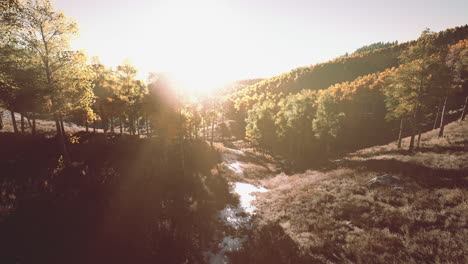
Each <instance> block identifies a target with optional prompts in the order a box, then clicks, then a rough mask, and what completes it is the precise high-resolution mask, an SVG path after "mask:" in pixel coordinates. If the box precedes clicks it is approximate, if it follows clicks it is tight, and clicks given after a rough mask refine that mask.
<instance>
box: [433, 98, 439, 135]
mask: <svg viewBox="0 0 468 264" xmlns="http://www.w3.org/2000/svg"><path fill="white" fill-rule="evenodd" d="M440 104H441V102H440V103H439V105H437V108H436V115H435V116H436V117H435V120H434V126H432V129H436V128H437V123H438V122H437V121H439V113H440Z"/></svg>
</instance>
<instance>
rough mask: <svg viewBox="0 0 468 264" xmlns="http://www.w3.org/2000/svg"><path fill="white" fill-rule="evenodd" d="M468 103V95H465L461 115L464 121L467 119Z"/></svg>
mask: <svg viewBox="0 0 468 264" xmlns="http://www.w3.org/2000/svg"><path fill="white" fill-rule="evenodd" d="M467 104H468V96H467V97H465V104H464V105H463V111H462V114H461V117H460V121H463V120H465V116H466V105H467Z"/></svg>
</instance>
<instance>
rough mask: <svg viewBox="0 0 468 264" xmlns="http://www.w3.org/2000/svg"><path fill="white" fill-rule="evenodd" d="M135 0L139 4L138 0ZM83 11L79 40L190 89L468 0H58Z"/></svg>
mask: <svg viewBox="0 0 468 264" xmlns="http://www.w3.org/2000/svg"><path fill="white" fill-rule="evenodd" d="M132 3H133V4H132ZM56 6H57V7H58V9H62V10H63V11H64V12H65V14H66V15H67V16H68V17H72V18H75V19H76V21H77V23H78V25H79V28H80V36H79V37H78V39H76V40H74V41H73V42H72V47H73V48H74V49H81V50H84V51H85V52H86V53H87V54H88V55H89V56H90V57H91V56H99V58H100V59H101V61H102V62H103V63H104V64H106V65H107V66H110V67H115V66H117V65H119V64H121V63H122V62H123V60H124V59H126V58H128V59H130V61H131V62H132V63H133V64H134V65H135V66H136V67H137V69H138V70H139V77H140V78H142V79H146V77H147V73H149V72H168V73H171V74H172V75H173V76H176V78H177V79H178V81H179V83H180V84H181V86H183V87H184V88H183V89H184V90H185V91H187V92H192V93H193V92H201V91H206V90H210V89H212V88H214V87H215V86H218V85H221V84H223V83H227V82H231V81H236V80H241V79H250V78H267V77H272V76H274V75H278V74H281V73H283V72H287V71H289V70H291V69H294V68H297V67H301V66H307V65H311V64H315V63H319V62H324V61H328V60H331V59H333V58H335V57H338V56H341V55H343V54H345V53H346V52H349V53H351V52H353V51H354V50H355V49H357V48H359V47H361V46H363V45H368V44H371V43H375V42H379V41H383V42H387V41H395V40H398V42H405V41H409V40H413V39H417V38H418V36H419V34H420V33H421V31H422V30H424V29H425V28H427V27H428V28H430V29H431V30H433V31H441V30H444V29H446V28H451V27H455V26H461V25H464V24H466V23H468V19H467V18H468V17H467V15H466V14H468V1H455V0H451V1H433V0H430V1H419V0H418V1H412V2H407V1H393V2H392V3H389V2H388V1H370V0H359V1H353V2H351V1H343V2H340V1H328V2H323V1H320V2H319V1H307V0H291V1H274V0H251V1H248V0H239V1H227V0H218V1H214V0H200V1H182V0H158V1H151V0H139V1H125V0H101V1H97V0H80V1H76V0H57V1H56Z"/></svg>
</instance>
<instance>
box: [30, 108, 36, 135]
mask: <svg viewBox="0 0 468 264" xmlns="http://www.w3.org/2000/svg"><path fill="white" fill-rule="evenodd" d="M31 115H32V120H33V121H32V134H33V135H36V113H34V112H32V113H31Z"/></svg>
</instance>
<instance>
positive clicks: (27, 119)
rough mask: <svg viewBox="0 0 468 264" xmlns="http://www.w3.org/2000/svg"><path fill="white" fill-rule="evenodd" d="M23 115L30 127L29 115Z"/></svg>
mask: <svg viewBox="0 0 468 264" xmlns="http://www.w3.org/2000/svg"><path fill="white" fill-rule="evenodd" d="M24 117H26V121H28V127H32V126H31V120H30V119H29V117H28V116H27V115H25V116H24Z"/></svg>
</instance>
